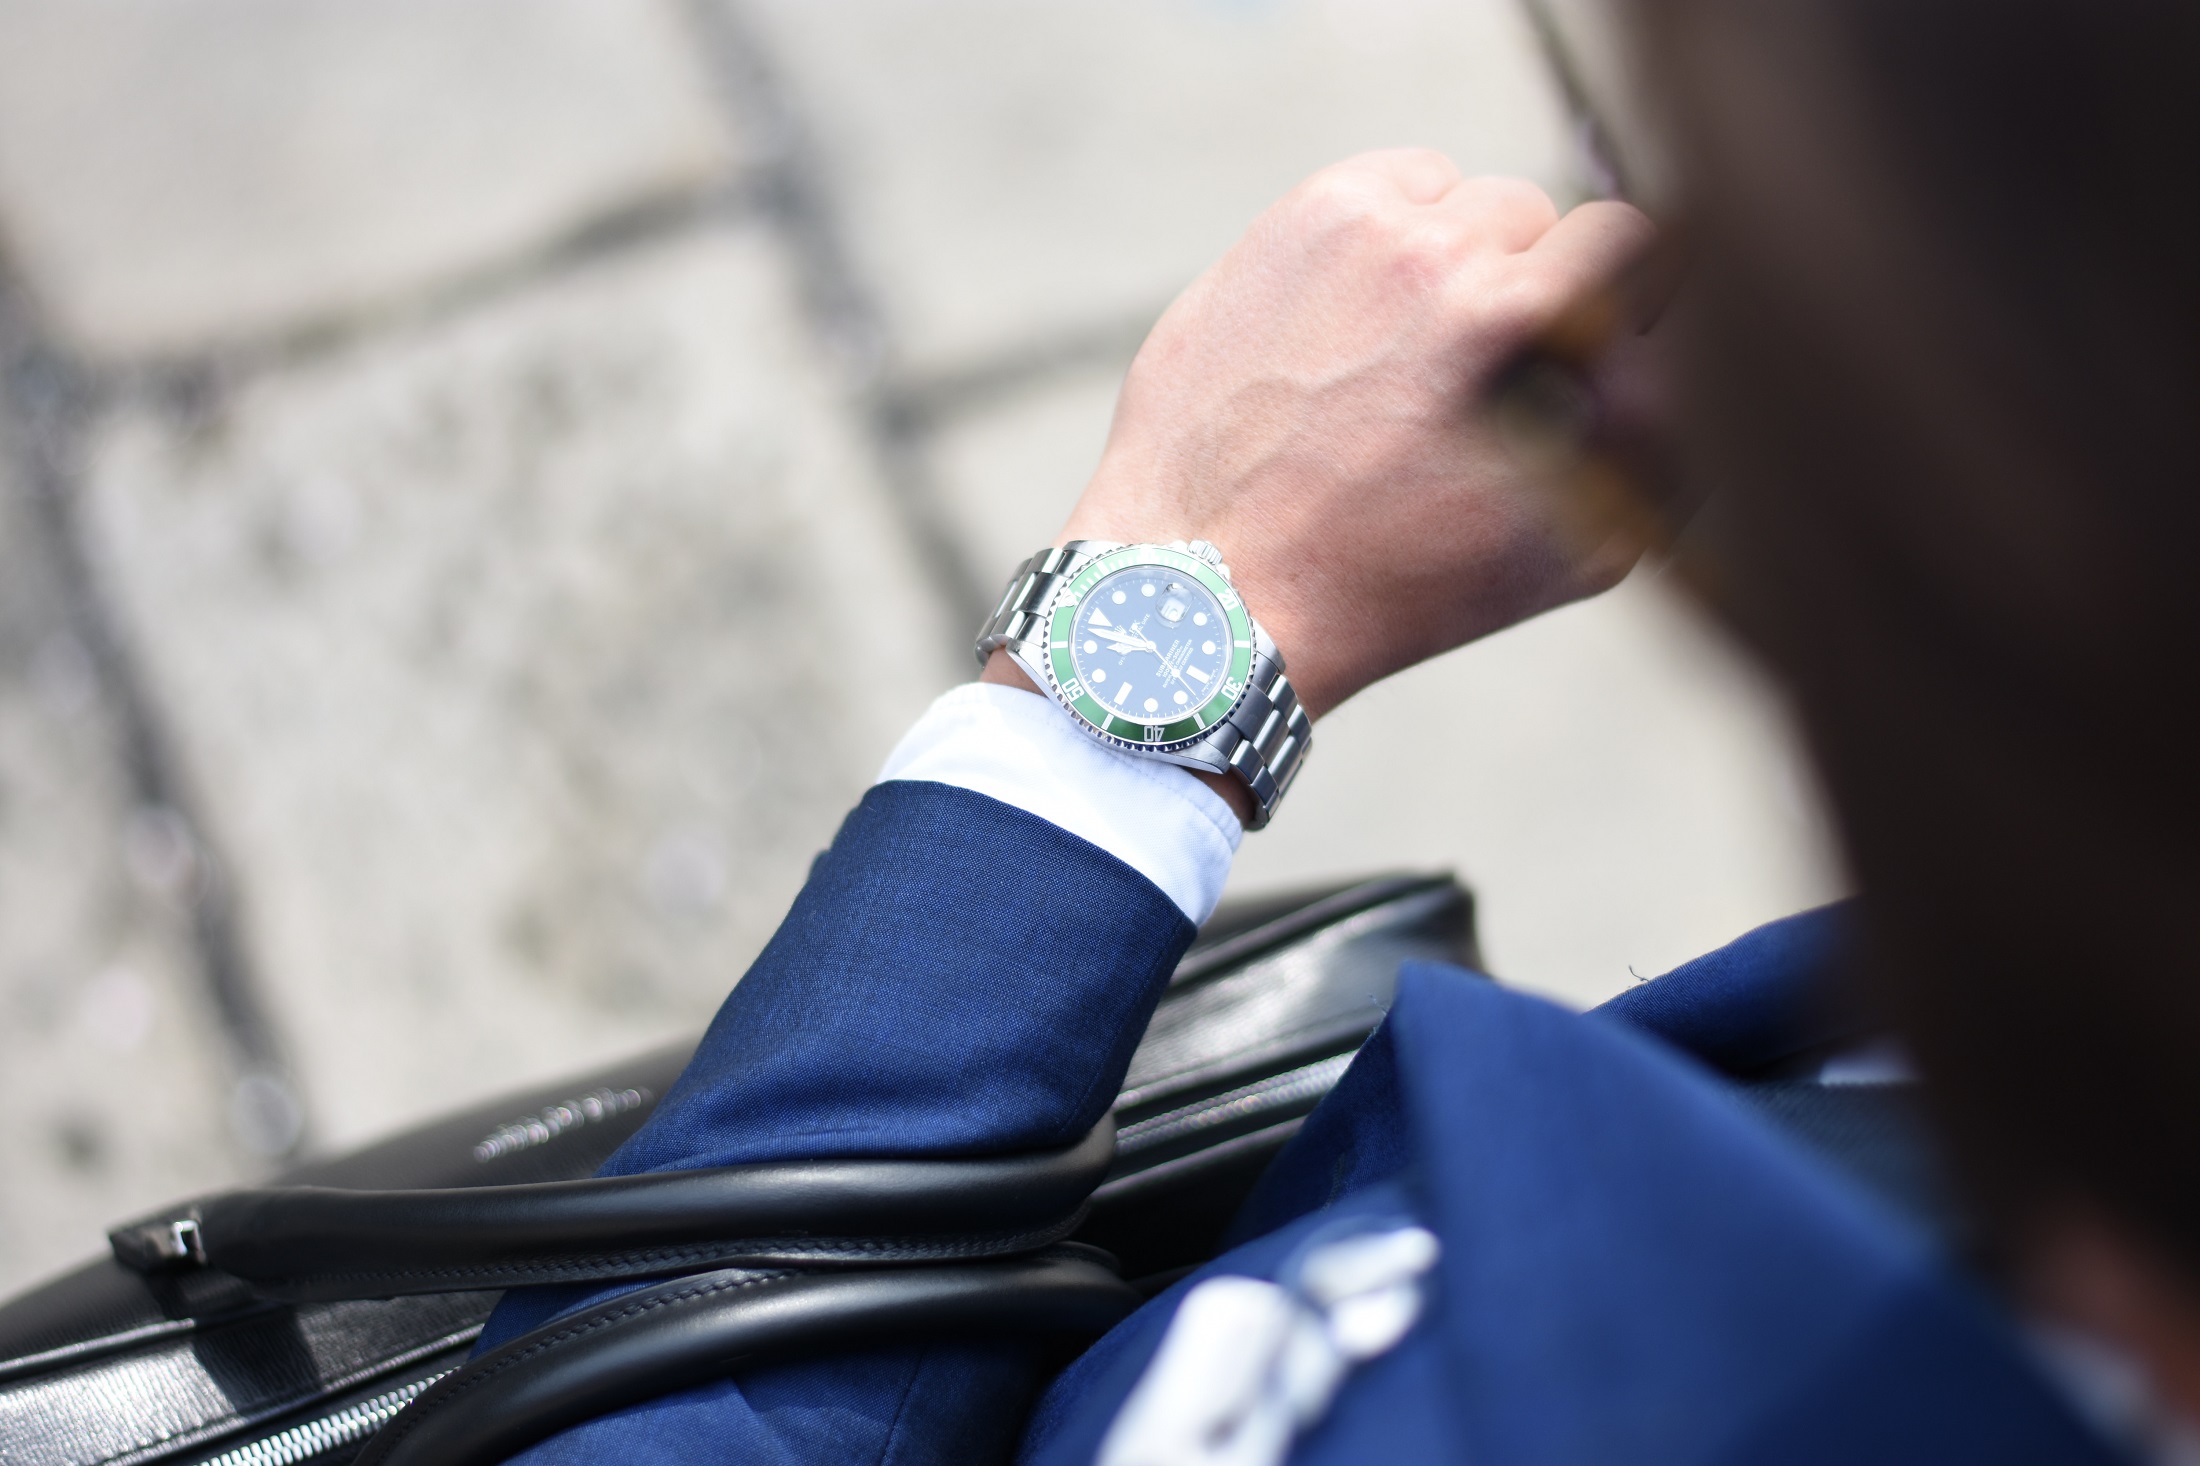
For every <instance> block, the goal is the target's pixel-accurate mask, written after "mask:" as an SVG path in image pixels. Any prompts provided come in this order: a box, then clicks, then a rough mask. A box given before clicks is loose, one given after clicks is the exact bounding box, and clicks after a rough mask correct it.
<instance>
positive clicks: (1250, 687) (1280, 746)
mask: <svg viewBox="0 0 2200 1466" xmlns="http://www.w3.org/2000/svg"><path fill="white" fill-rule="evenodd" d="M1120 548H1122V546H1121V545H1120V544H1117V543H1115V542H1113V541H1109V540H1071V541H1070V542H1069V543H1068V544H1066V545H1061V546H1057V547H1054V548H1050V549H1045V550H1041V551H1040V552H1039V553H1038V554H1036V555H1033V556H1032V557H1031V558H1030V559H1028V560H1026V561H1024V563H1023V564H1021V565H1019V566H1017V567H1016V573H1015V574H1013V575H1011V576H1010V577H1009V579H1008V588H1007V589H1006V590H1004V591H1003V592H1002V593H1001V601H1000V604H999V605H998V606H996V607H994V609H993V614H992V615H991V616H989V617H987V618H986V623H985V625H984V626H983V627H981V628H979V631H978V639H977V641H976V643H975V644H974V646H973V648H972V649H973V650H974V651H975V652H976V654H977V658H978V663H979V665H980V666H983V665H984V664H985V661H986V659H987V658H988V657H990V656H992V655H993V653H994V652H995V651H998V650H999V649H1001V648H1002V647H1006V648H1007V649H1008V651H1009V655H1011V656H1013V657H1015V658H1016V661H1017V664H1018V665H1019V666H1021V667H1022V668H1023V669H1024V671H1025V672H1026V673H1027V674H1028V675H1029V676H1030V677H1031V680H1032V681H1033V682H1035V683H1037V684H1038V685H1039V686H1040V687H1042V688H1044V687H1048V686H1050V680H1049V679H1048V678H1047V676H1046V674H1045V672H1044V670H1043V663H1044V661H1045V658H1044V657H1043V656H1042V655H1041V654H1040V643H1041V642H1042V640H1043V638H1042V637H1041V636H1040V635H1039V631H1040V628H1041V627H1042V625H1043V624H1044V620H1045V617H1046V615H1047V610H1048V607H1049V606H1050V605H1052V603H1053V601H1054V596H1055V592H1057V591H1059V590H1060V589H1061V588H1062V587H1063V585H1065V584H1066V583H1068V582H1069V581H1070V580H1072V579H1074V578H1075V577H1076V575H1077V573H1078V572H1079V571H1080V570H1083V569H1084V568H1085V567H1086V566H1087V565H1089V564H1091V563H1092V561H1093V560H1095V559H1096V558H1098V557H1099V556H1101V555H1104V554H1106V553H1107V552H1108V551H1110V550H1115V549H1120ZM1177 548H1179V549H1188V550H1190V552H1191V553H1193V554H1196V555H1200V556H1201V557H1202V558H1204V559H1206V560H1208V561H1209V563H1211V564H1214V565H1216V566H1217V567H1218V568H1219V567H1220V565H1221V560H1222V556H1221V554H1220V553H1219V552H1217V551H1216V550H1215V548H1214V547H1213V546H1212V545H1208V544H1205V543H1203V542H1200V541H1196V540H1195V541H1193V542H1192V543H1191V544H1190V545H1188V546H1185V545H1180V546H1178V547H1177ZM1225 573H1227V572H1225ZM1080 726H1082V725H1080ZM1313 739H1314V729H1313V724H1312V723H1311V722H1310V721H1308V719H1307V716H1306V710H1305V709H1304V708H1302V707H1300V706H1299V695H1298V692H1297V690H1296V689H1294V688H1293V687H1292V686H1291V679H1290V678H1288V677H1286V676H1285V675H1284V671H1283V653H1282V652H1280V651H1278V650H1277V649H1276V644H1275V642H1274V640H1273V639H1271V638H1270V637H1269V635H1268V633H1267V632H1266V631H1265V630H1263V629H1262V627H1261V624H1260V622H1259V620H1258V619H1257V618H1256V619H1255V620H1254V622H1253V668H1252V672H1251V673H1250V675H1249V676H1248V677H1247V678H1246V686H1245V691H1244V692H1243V693H1242V694H1240V695H1239V697H1238V700H1237V702H1236V703H1235V704H1234V705H1233V706H1232V707H1231V709H1230V711H1229V713H1228V714H1227V715H1226V716H1225V717H1224V718H1223V719H1222V721H1221V722H1219V723H1217V724H1215V725H1214V726H1213V727H1212V728H1210V729H1208V730H1207V732H1206V734H1205V735H1204V736H1203V737H1201V738H1200V739H1199V741H1198V742H1196V743H1194V744H1192V745H1191V746H1189V747H1187V748H1181V749H1175V750H1171V751H1170V752H1167V753H1161V752H1153V753H1149V754H1146V755H1145V756H1146V757H1149V758H1157V759H1161V760H1163V761H1165V762H1168V763H1174V764H1182V765H1184V766H1185V767H1187V768H1195V769H1206V770H1208V771H1209V772H1211V773H1217V774H1224V773H1226V774H1231V775H1234V776H1236V778H1237V780H1238V782H1240V783H1241V784H1243V785H1244V786H1245V787H1246V789H1247V790H1248V791H1249V792H1250V793H1251V794H1252V796H1253V818H1252V820H1251V822H1250V823H1249V824H1248V825H1247V826H1246V828H1247V829H1252V830H1257V829H1260V828H1262V827H1263V826H1265V825H1266V824H1267V823H1268V822H1269V820H1271V819H1273V818H1274V817H1275V813H1276V806H1277V805H1279V804H1281V803H1282V802H1283V796H1284V794H1285V793H1286V792H1287V791H1288V790H1289V789H1290V787H1291V781H1292V780H1293V779H1296V778H1297V777H1298V772H1299V766H1300V765H1301V764H1302V763H1304V762H1305V761H1306V751H1307V748H1308V747H1309V746H1310V745H1311V744H1312V743H1313Z"/></svg>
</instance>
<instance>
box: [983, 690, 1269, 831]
mask: <svg viewBox="0 0 2200 1466" xmlns="http://www.w3.org/2000/svg"><path fill="white" fill-rule="evenodd" d="M978 680H979V681H980V682H991V683H994V684H996V685H998V686H1002V687H1016V688H1021V689H1022V690H1023V691H1025V692H1029V693H1033V694H1035V695H1037V696H1040V697H1044V696H1046V694H1045V693H1043V692H1041V691H1040V690H1039V687H1038V684H1037V683H1035V682H1033V681H1032V680H1031V675H1030V674H1029V673H1027V672H1026V671H1024V669H1023V668H1022V667H1021V666H1019V665H1018V664H1017V662H1016V659H1015V658H1014V657H1012V656H1010V655H1009V654H1008V648H1006V647H996V648H995V649H994V651H993V654H992V655H991V656H989V657H987V658H986V660H985V670H984V671H983V672H980V673H979V674H978ZM1063 716H1064V717H1067V716H1068V714H1067V713H1064V714H1063ZM1185 772H1186V773H1188V774H1190V775H1191V776H1192V777H1193V778H1195V779H1198V780H1199V781H1200V782H1201V783H1203V784H1205V785H1206V786H1207V787H1208V788H1210V789H1212V790H1214V791H1215V793H1217V794H1219V795H1221V796H1222V798H1223V802H1224V803H1226V804H1228V805H1229V806H1230V810H1231V812H1232V813H1233V814H1235V815H1236V816H1237V817H1238V823H1239V824H1241V825H1247V826H1250V825H1251V824H1252V822H1253V791H1252V790H1250V789H1248V788H1246V787H1245V785H1244V784H1243V783H1241V782H1239V781H1238V780H1236V779H1233V778H1231V777H1230V776H1229V775H1228V774H1213V773H1209V772H1207V771H1206V770H1205V769H1187V770H1185Z"/></svg>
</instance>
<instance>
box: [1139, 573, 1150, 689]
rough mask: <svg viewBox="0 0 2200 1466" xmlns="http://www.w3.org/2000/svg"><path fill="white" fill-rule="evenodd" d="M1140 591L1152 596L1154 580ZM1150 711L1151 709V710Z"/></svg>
mask: <svg viewBox="0 0 2200 1466" xmlns="http://www.w3.org/2000/svg"><path fill="white" fill-rule="evenodd" d="M1138 593H1139V594H1140V595H1142V596H1150V595H1152V594H1153V582H1152V581H1150V580H1149V581H1147V582H1146V583H1145V584H1144V585H1142V586H1140V587H1139V588H1138ZM1149 711H1150V710H1149Z"/></svg>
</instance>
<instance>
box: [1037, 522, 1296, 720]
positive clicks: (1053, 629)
mask: <svg viewBox="0 0 2200 1466" xmlns="http://www.w3.org/2000/svg"><path fill="white" fill-rule="evenodd" d="M1134 565H1151V566H1157V567H1161V568H1165V569H1169V570H1174V571H1176V572H1178V573H1179V574H1182V575H1186V576H1189V577H1190V578H1191V579H1193V580H1196V581H1198V582H1199V584H1200V585H1201V586H1202V587H1203V588H1204V589H1205V590H1206V591H1207V593H1208V594H1209V595H1210V596H1212V597H1213V598H1214V602H1215V604H1216V605H1217V606H1219V607H1221V608H1222V615H1223V620H1224V622H1225V623H1226V624H1227V625H1228V627H1229V631H1230V636H1231V655H1230V659H1229V662H1228V665H1227V667H1226V669H1225V672H1224V675H1222V676H1220V677H1218V678H1217V679H1216V681H1215V691H1214V693H1213V695H1212V696H1210V697H1209V698H1207V700H1206V701H1204V702H1202V703H1200V704H1199V705H1198V706H1196V707H1192V708H1188V709H1186V710H1185V712H1186V715H1185V716H1184V717H1181V718H1178V719H1176V720H1175V721H1173V722H1170V723H1166V724H1161V725H1158V726H1159V727H1160V729H1161V736H1160V737H1159V738H1154V739H1149V738H1147V737H1146V736H1145V735H1146V729H1147V728H1148V727H1150V726H1157V725H1152V724H1147V723H1142V722H1140V723H1134V722H1131V721H1130V720H1129V719H1127V718H1123V717H1121V716H1119V715H1118V714H1117V713H1116V712H1115V711H1114V710H1113V709H1112V708H1109V707H1106V706H1105V705H1103V704H1102V703H1101V702H1100V701H1099V699H1097V698H1095V697H1094V696H1093V695H1092V692H1091V690H1090V689H1089V688H1086V687H1084V686H1083V685H1082V680H1081V679H1080V678H1079V676H1078V674H1077V666H1076V663H1075V662H1074V661H1072V660H1071V657H1070V650H1069V648H1070V642H1071V641H1072V640H1073V639H1074V636H1075V631H1076V626H1075V622H1076V618H1077V607H1078V605H1079V603H1080V602H1081V601H1082V600H1083V599H1084V597H1085V594H1086V593H1087V592H1088V591H1090V590H1091V589H1092V588H1093V586H1095V585H1097V584H1098V583H1099V582H1100V581H1102V580H1105V579H1106V578H1107V577H1108V576H1110V575H1113V574H1115V573H1116V572H1117V571H1119V570H1125V569H1129V568H1130V567H1132V566H1134ZM1047 630H1048V638H1047V639H1048V642H1049V648H1048V650H1049V655H1048V656H1047V658H1046V659H1045V662H1044V668H1045V671H1046V673H1047V681H1048V683H1049V684H1050V686H1049V691H1050V692H1051V693H1052V694H1053V696H1054V699H1055V700H1056V701H1057V702H1059V703H1061V704H1062V705H1063V706H1064V707H1066V708H1068V709H1069V710H1070V712H1071V713H1073V714H1074V715H1076V717H1077V720H1078V721H1079V722H1081V723H1083V724H1084V725H1085V726H1086V727H1088V728H1090V729H1091V730H1092V731H1093V732H1095V733H1096V734H1098V735H1099V736H1100V737H1101V739H1102V740H1103V741H1105V742H1107V743H1111V744H1115V745H1117V746H1119V747H1123V748H1135V749H1141V750H1145V751H1148V752H1174V751H1175V750H1177V749H1179V748H1185V747H1189V746H1190V745H1191V744H1193V743H1196V742H1197V741H1198V740H1199V738H1200V736H1201V735H1202V734H1204V733H1205V732H1206V731H1207V730H1208V729H1210V728H1212V727H1214V725H1215V724H1217V723H1219V722H1221V721H1222V720H1223V719H1224V718H1225V717H1227V716H1228V715H1229V712H1230V709H1231V708H1232V707H1233V706H1235V705H1236V703H1237V700H1238V698H1239V697H1240V696H1241V695H1243V693H1244V691H1245V687H1246V684H1247V683H1248V682H1249V681H1250V680H1251V677H1252V670H1253V653H1252V646H1253V622H1252V616H1251V614H1250V613H1249V612H1247V611H1246V609H1245V603H1244V601H1243V600H1242V599H1240V598H1239V597H1238V596H1237V595H1236V594H1235V593H1234V592H1232V591H1231V589H1230V584H1229V582H1228V581H1226V580H1224V579H1223V578H1222V577H1221V576H1219V575H1217V574H1216V573H1215V572H1214V569H1213V567H1211V566H1209V565H1208V564H1207V562H1206V561H1204V560H1202V559H1200V558H1198V557H1197V556H1195V555H1187V554H1185V553H1184V552H1182V551H1180V550H1171V549H1169V548H1167V547H1166V546H1162V545H1125V546H1122V547H1121V548H1119V549H1114V550H1110V551H1108V552H1107V553H1106V554H1104V555H1100V556H1097V557H1095V558H1094V559H1093V560H1092V562H1091V563H1090V564H1088V565H1086V566H1085V568H1084V569H1083V570H1080V571H1079V572H1078V573H1077V574H1076V575H1075V576H1073V577H1072V578H1071V579H1070V581H1069V582H1068V583H1067V584H1066V585H1064V586H1063V587H1062V588H1061V590H1060V591H1058V592H1056V594H1055V599H1054V602H1053V604H1052V606H1051V607H1050V608H1049V610H1048V627H1047ZM1065 686H1077V687H1078V690H1079V692H1080V694H1081V695H1080V696H1076V697H1067V696H1064V694H1063V690H1062V689H1063V688H1064V687H1065ZM1233 687H1234V688H1235V689H1236V690H1235V691H1234V692H1233V691H1232V690H1231V689H1232V688H1233ZM1117 724H1121V725H1122V727H1123V728H1124V729H1125V730H1127V732H1128V736H1126V734H1125V733H1122V732H1118V731H1116V727H1115V725H1117Z"/></svg>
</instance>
